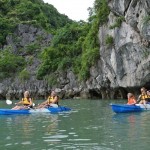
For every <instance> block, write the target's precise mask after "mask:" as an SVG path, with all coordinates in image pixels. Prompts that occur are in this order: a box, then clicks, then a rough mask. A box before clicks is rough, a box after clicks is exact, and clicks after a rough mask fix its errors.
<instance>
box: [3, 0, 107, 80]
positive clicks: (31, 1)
mask: <svg viewBox="0 0 150 150" xmlns="http://www.w3.org/2000/svg"><path fill="white" fill-rule="evenodd" d="M0 6H1V10H2V11H1V12H0V29H1V30H0V44H1V45H0V47H2V46H3V45H5V42H6V36H7V35H9V34H13V32H14V30H15V28H16V26H17V25H18V24H32V25H33V26H37V27H39V28H43V29H45V30H46V32H48V33H52V34H53V35H54V37H53V40H52V41H51V46H50V47H47V48H45V50H44V51H42V53H41V54H40V59H41V62H42V63H41V65H40V66H39V69H38V72H37V78H38V79H43V77H44V76H46V75H49V74H51V73H53V72H55V71H62V70H67V69H72V70H73V71H74V73H75V74H77V76H78V78H79V79H80V80H86V79H87V78H88V77H89V69H90V67H91V66H92V65H94V64H95V63H96V62H97V60H98V59H99V57H100V54H99V46H100V45H99V40H98V31H99V26H101V25H103V24H104V23H106V22H107V19H108V14H109V8H108V5H107V2H106V0H95V3H94V7H93V8H89V10H90V13H89V20H88V22H84V21H79V22H73V21H71V20H70V19H68V17H67V16H65V15H61V14H59V13H58V11H57V10H56V9H55V8H54V7H53V6H52V5H49V4H45V3H44V2H43V0H5V1H0ZM26 48H28V51H29V52H28V53H29V54H30V55H33V54H34V50H33V48H36V47H35V45H34V43H33V45H32V44H31V45H30V47H29V46H28V47H27V46H26V47H25V48H24V49H26ZM26 51H27V50H26ZM4 55H5V53H4V52H3V51H2V52H1V53H0V57H3V56H4ZM8 55H10V56H12V58H16V59H13V60H11V61H14V60H16V62H15V61H14V62H12V64H15V66H16V68H18V70H15V72H17V71H20V74H19V78H21V79H22V80H26V79H28V78H29V75H30V74H29V73H28V72H27V70H26V67H25V66H26V65H27V64H26V62H25V60H22V61H21V62H22V64H19V61H17V60H18V59H23V57H21V56H15V55H14V54H13V52H11V50H10V51H9V52H7V56H8ZM10 56H9V57H10ZM5 63H6V64H5ZM3 65H4V66H5V65H6V66H7V65H8V66H9V63H8V64H7V62H4V61H0V66H3ZM4 66H3V67H2V68H5V67H4ZM6 68H7V67H6ZM10 70H11V69H10ZM1 72H2V74H3V75H1V76H4V74H5V69H2V70H1ZM6 72H7V71H6ZM9 72H10V71H8V75H7V76H6V77H9V76H10V75H9ZM24 74H26V76H23V75H24Z"/></svg>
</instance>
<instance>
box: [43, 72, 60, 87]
mask: <svg viewBox="0 0 150 150" xmlns="http://www.w3.org/2000/svg"><path fill="white" fill-rule="evenodd" d="M45 80H47V82H48V85H49V86H54V85H57V84H58V81H57V77H56V75H55V74H54V73H51V74H50V75H46V76H45Z"/></svg>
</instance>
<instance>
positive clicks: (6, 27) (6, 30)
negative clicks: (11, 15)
mask: <svg viewBox="0 0 150 150" xmlns="http://www.w3.org/2000/svg"><path fill="white" fill-rule="evenodd" d="M15 26H16V24H13V23H12V22H11V20H10V19H7V18H0V47H1V46H2V45H4V44H5V39H6V36H7V35H8V34H10V33H12V31H13V30H14V29H15Z"/></svg>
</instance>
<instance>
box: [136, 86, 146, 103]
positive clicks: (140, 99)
mask: <svg viewBox="0 0 150 150" xmlns="http://www.w3.org/2000/svg"><path fill="white" fill-rule="evenodd" d="M147 98H148V95H147V90H146V88H145V87H142V88H141V95H140V96H139V97H138V102H139V104H144V105H145V104H146V103H147V101H146V99H147Z"/></svg>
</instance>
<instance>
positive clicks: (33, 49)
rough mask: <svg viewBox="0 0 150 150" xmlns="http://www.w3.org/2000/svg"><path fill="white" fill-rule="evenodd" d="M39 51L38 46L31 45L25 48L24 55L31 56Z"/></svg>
mask: <svg viewBox="0 0 150 150" xmlns="http://www.w3.org/2000/svg"><path fill="white" fill-rule="evenodd" d="M38 49H39V44H37V43H31V44H29V45H27V46H26V54H27V55H32V54H34V53H35V52H36V51H37V50H38Z"/></svg>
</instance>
